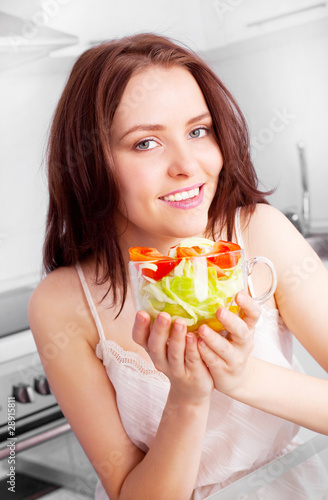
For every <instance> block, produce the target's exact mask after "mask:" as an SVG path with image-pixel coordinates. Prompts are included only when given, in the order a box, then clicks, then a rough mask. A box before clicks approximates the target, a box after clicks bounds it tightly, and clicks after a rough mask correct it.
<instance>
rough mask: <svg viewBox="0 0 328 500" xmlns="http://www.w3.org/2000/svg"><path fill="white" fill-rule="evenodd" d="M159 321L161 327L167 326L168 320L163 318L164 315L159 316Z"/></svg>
mask: <svg viewBox="0 0 328 500" xmlns="http://www.w3.org/2000/svg"><path fill="white" fill-rule="evenodd" d="M157 321H158V322H159V324H160V325H166V324H167V318H166V317H165V316H163V315H162V314H159V315H158V316H157Z"/></svg>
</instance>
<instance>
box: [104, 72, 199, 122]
mask: <svg viewBox="0 0 328 500" xmlns="http://www.w3.org/2000/svg"><path fill="white" fill-rule="evenodd" d="M204 110H207V105H206V102H205V98H204V96H203V93H202V91H201V89H200V87H199V86H198V83H197V81H196V80H195V78H194V77H193V76H192V74H191V73H190V72H189V71H188V70H186V69H185V68H182V67H179V66H173V67H170V68H164V67H162V66H150V67H148V68H146V69H144V70H142V71H140V72H138V73H137V74H135V75H133V76H132V77H131V79H130V80H129V82H128V84H127V86H126V88H125V90H124V92H123V95H122V98H121V101H120V103H119V106H118V108H117V110H116V113H115V116H114V120H115V121H116V122H127V121H129V122H131V120H132V121H141V122H144V121H147V119H149V120H151V121H154V120H155V119H156V121H160V120H166V118H167V117H168V116H169V115H170V116H172V113H173V112H179V114H180V116H181V113H183V114H185V115H186V116H187V115H188V118H190V115H193V114H194V113H196V114H197V113H198V114H199V113H200V112H203V111H204Z"/></svg>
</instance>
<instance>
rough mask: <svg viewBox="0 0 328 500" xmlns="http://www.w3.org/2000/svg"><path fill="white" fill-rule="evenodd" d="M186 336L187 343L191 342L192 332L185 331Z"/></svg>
mask: <svg viewBox="0 0 328 500" xmlns="http://www.w3.org/2000/svg"><path fill="white" fill-rule="evenodd" d="M186 337H187V342H188V344H192V343H193V340H194V337H193V335H192V333H187V334H186Z"/></svg>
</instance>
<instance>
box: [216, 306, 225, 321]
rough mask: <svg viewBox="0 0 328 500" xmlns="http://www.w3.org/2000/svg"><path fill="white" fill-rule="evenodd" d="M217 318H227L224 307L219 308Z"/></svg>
mask: <svg viewBox="0 0 328 500" xmlns="http://www.w3.org/2000/svg"><path fill="white" fill-rule="evenodd" d="M218 316H219V318H218V319H224V318H225V317H226V316H227V311H226V309H225V308H224V307H221V309H220V311H219V314H218Z"/></svg>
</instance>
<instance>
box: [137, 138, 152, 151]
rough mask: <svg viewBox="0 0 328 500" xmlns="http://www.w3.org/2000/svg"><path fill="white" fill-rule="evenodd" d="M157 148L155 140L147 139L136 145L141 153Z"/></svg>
mask: <svg viewBox="0 0 328 500" xmlns="http://www.w3.org/2000/svg"><path fill="white" fill-rule="evenodd" d="M152 142H153V143H154V146H152V147H150V144H151V143H152ZM155 147H156V142H155V141H154V140H153V139H146V140H145V141H140V142H138V144H137V145H136V149H139V150H140V151H147V150H149V149H154V148H155Z"/></svg>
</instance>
